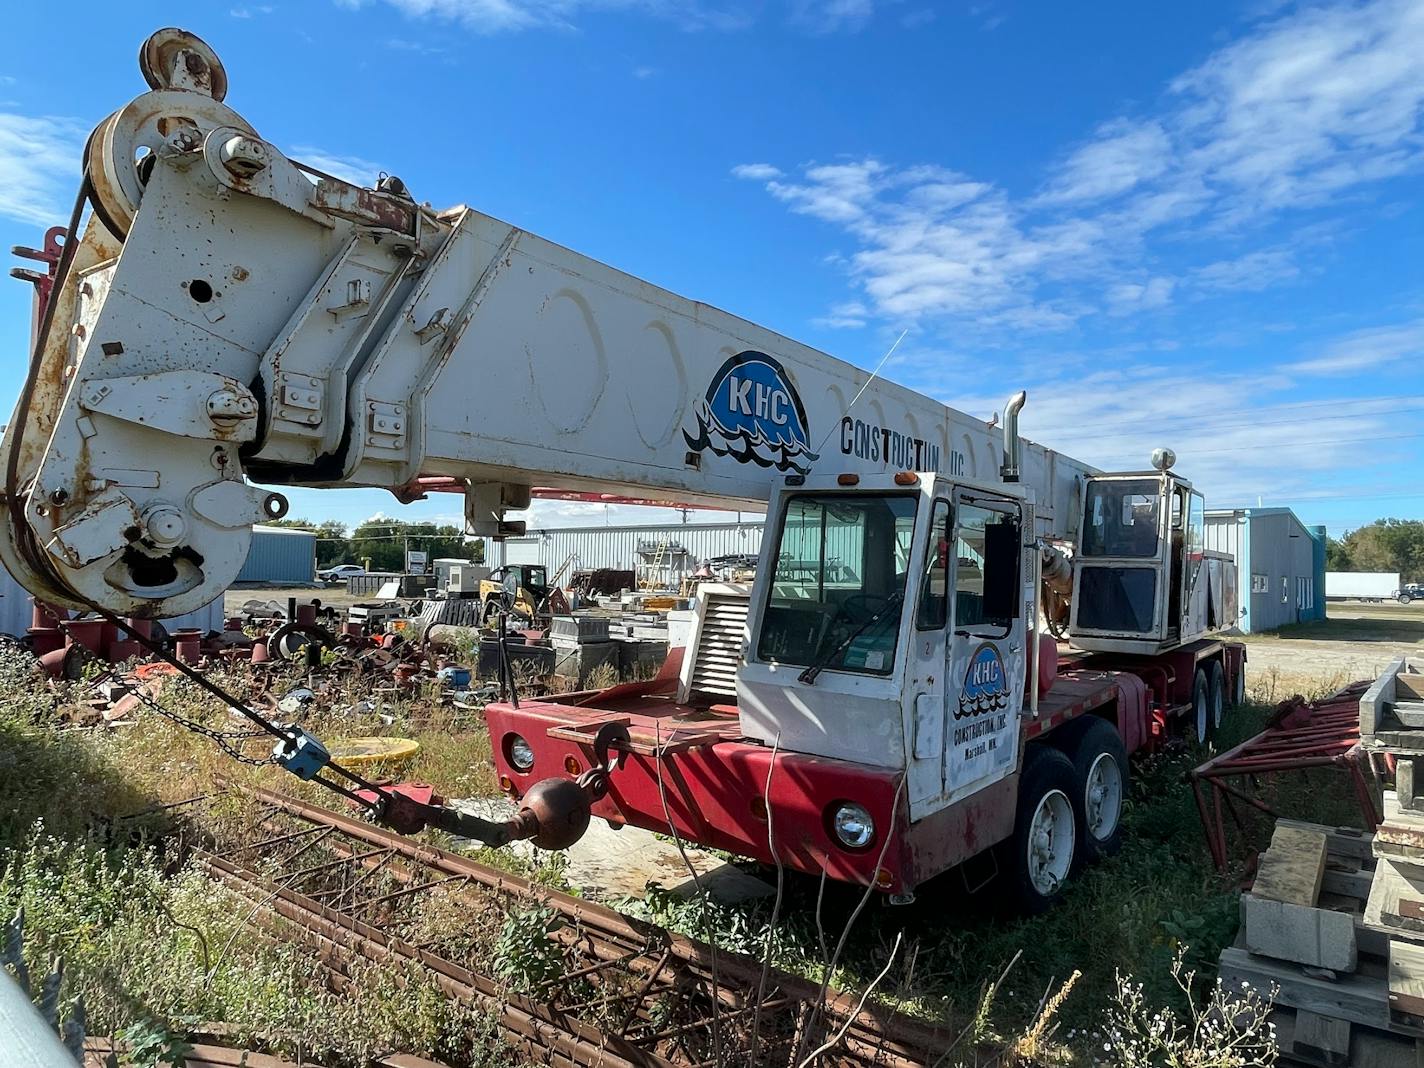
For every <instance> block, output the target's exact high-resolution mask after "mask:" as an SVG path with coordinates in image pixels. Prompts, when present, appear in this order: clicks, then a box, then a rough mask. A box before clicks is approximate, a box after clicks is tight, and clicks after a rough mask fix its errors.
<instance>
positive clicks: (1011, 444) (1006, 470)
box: [999, 389, 1028, 482]
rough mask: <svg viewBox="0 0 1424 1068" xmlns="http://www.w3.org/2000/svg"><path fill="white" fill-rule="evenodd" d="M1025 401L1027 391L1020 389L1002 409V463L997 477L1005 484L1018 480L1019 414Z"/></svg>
mask: <svg viewBox="0 0 1424 1068" xmlns="http://www.w3.org/2000/svg"><path fill="white" fill-rule="evenodd" d="M1027 400H1028V390H1025V389H1021V390H1019V391H1018V392H1017V393H1015V394H1014V395H1013V396H1012V397H1010V398H1009V403H1008V404H1007V405H1006V406H1005V407H1004V462H1003V464H1002V465H1001V466H1000V467H999V477H1000V478H1001V479H1003V481H1005V482H1017V481H1018V480H1019V474H1020V471H1019V412H1021V411H1022V410H1023V406H1024V403H1025V402H1026V401H1027Z"/></svg>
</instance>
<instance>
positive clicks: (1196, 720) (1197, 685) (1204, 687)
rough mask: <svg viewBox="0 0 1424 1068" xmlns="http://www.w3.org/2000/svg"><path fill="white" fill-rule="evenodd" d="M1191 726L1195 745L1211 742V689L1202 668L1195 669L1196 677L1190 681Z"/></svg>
mask: <svg viewBox="0 0 1424 1068" xmlns="http://www.w3.org/2000/svg"><path fill="white" fill-rule="evenodd" d="M1192 726H1193V727H1194V728H1195V731H1196V738H1197V744H1198V745H1206V743H1207V742H1209V741H1210V740H1211V687H1210V685H1209V684H1208V683H1207V681H1206V671H1205V670H1203V669H1202V668H1197V673H1196V677H1195V678H1193V679H1192Z"/></svg>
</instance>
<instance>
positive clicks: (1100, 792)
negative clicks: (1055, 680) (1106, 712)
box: [1055, 716, 1128, 865]
mask: <svg viewBox="0 0 1424 1068" xmlns="http://www.w3.org/2000/svg"><path fill="white" fill-rule="evenodd" d="M1074 726H1076V727H1077V730H1076V732H1075V734H1076V737H1072V738H1071V739H1070V741H1069V744H1068V746H1067V747H1066V748H1065V749H1064V752H1065V753H1067V755H1068V759H1069V760H1071V761H1073V773H1074V777H1075V778H1076V780H1077V784H1078V788H1077V791H1076V792H1075V793H1074V794H1073V800H1074V804H1073V811H1074V814H1075V815H1076V816H1077V819H1078V842H1079V846H1078V857H1079V863H1080V865H1081V864H1091V863H1092V862H1093V861H1095V860H1099V859H1101V858H1103V857H1110V856H1112V855H1113V854H1114V853H1116V852H1117V851H1118V850H1119V849H1121V848H1122V802H1123V799H1124V798H1125V797H1126V796H1127V782H1128V763H1127V747H1126V746H1124V745H1123V744H1122V738H1121V736H1120V735H1119V734H1118V733H1117V728H1116V727H1114V726H1113V725H1112V724H1111V723H1109V722H1108V721H1107V720H1105V719H1099V718H1098V717H1097V716H1084V717H1083V718H1082V719H1080V720H1079V721H1078V723H1077V724H1074ZM1055 733H1056V732H1055Z"/></svg>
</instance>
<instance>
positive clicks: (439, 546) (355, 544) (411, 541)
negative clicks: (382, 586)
mask: <svg viewBox="0 0 1424 1068" xmlns="http://www.w3.org/2000/svg"><path fill="white" fill-rule="evenodd" d="M348 545H349V546H350V553H351V559H352V562H354V563H360V562H362V561H363V560H370V561H371V564H370V570H372V571H404V570H405V551H406V548H407V546H409V547H410V548H411V549H416V550H420V551H423V552H425V553H427V554H428V558H429V559H431V560H435V559H438V558H440V557H450V558H458V559H461V560H472V559H475V557H474V552H473V550H476V549H479V550H481V551H482V550H483V546H482V545H481V543H479V542H472V543H467V542H466V541H465V532H464V529H463V528H462V527H457V526H454V525H453V524H450V523H413V522H407V521H406V520H403V519H386V518H384V517H381V518H377V519H368V520H367V521H366V522H364V523H362V524H360V525H359V526H357V527H356V529H355V530H353V531H352V532H351V537H350V538H349V539H348Z"/></svg>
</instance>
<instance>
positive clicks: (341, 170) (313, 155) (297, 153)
mask: <svg viewBox="0 0 1424 1068" xmlns="http://www.w3.org/2000/svg"><path fill="white" fill-rule="evenodd" d="M290 155H291V157H292V158H293V159H294V160H298V161H300V162H302V163H305V164H306V165H307V166H309V167H315V168H316V169H317V170H319V171H325V172H326V173H327V174H329V175H331V176H332V177H333V178H340V179H341V180H342V181H343V182H350V183H351V184H352V185H361V186H368V187H369V186H374V185H375V184H376V177H377V175H379V174H380V173H381V170H382V167H381V165H380V164H378V163H372V162H371V161H370V160H368V159H363V158H362V157H360V156H344V155H337V154H333V153H331V152H326V151H324V150H322V149H320V148H315V147H313V146H311V145H297V146H295V147H294V148H293V149H292V150H291V152H290Z"/></svg>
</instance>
